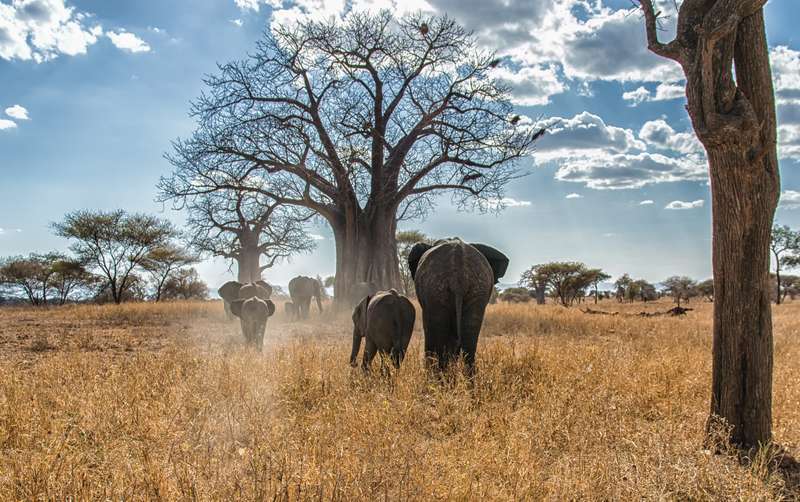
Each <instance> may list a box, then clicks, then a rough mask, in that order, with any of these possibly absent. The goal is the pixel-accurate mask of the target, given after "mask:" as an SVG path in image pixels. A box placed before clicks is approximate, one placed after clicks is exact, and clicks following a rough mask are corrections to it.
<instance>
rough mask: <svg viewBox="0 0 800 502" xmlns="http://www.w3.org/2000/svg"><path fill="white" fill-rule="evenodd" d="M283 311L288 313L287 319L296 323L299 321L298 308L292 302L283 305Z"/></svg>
mask: <svg viewBox="0 0 800 502" xmlns="http://www.w3.org/2000/svg"><path fill="white" fill-rule="evenodd" d="M283 311H284V312H285V313H286V318H287V319H289V320H291V321H294V320H295V319H297V307H296V306H295V304H294V303H292V302H286V303H284V304H283Z"/></svg>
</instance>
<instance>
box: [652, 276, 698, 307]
mask: <svg viewBox="0 0 800 502" xmlns="http://www.w3.org/2000/svg"><path fill="white" fill-rule="evenodd" d="M661 284H663V285H664V291H665V292H666V293H667V294H668V295H670V296H672V299H673V300H675V303H677V304H678V307H680V306H681V299H683V300H686V301H687V302H688V301H689V298H690V297H691V296H692V295H693V294H694V293H695V292H696V291H695V288H696V287H697V282H695V281H694V280H693V279H691V278H689V277H686V276H677V275H673V276H672V277H668V278H666V279H664V281H663V282H662V283H661Z"/></svg>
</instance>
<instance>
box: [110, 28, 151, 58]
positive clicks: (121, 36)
mask: <svg viewBox="0 0 800 502" xmlns="http://www.w3.org/2000/svg"><path fill="white" fill-rule="evenodd" d="M107 35H108V38H109V39H111V43H112V44H114V46H115V47H116V48H117V49H121V50H124V51H128V52H132V53H137V52H150V46H149V45H147V42H145V41H144V40H142V39H141V38H139V37H137V36H136V35H134V34H133V33H131V32H128V31H119V32H114V31H109V32H108V33H107Z"/></svg>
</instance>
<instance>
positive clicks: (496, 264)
mask: <svg viewBox="0 0 800 502" xmlns="http://www.w3.org/2000/svg"><path fill="white" fill-rule="evenodd" d="M470 246H472V247H474V248H475V249H477V250H478V251H479V252H480V253H481V254H482V255H483V256H484V257H485V258H486V261H488V262H489V266H490V267H492V273H494V283H495V284H497V282H498V281H499V280H500V278H501V277H503V276H504V275H506V270H507V269H508V256H506V255H504V254H503V253H501V252H500V251H498V250H497V249H495V248H493V247H492V246H487V245H486V244H474V243H470Z"/></svg>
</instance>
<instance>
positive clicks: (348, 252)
mask: <svg viewBox="0 0 800 502" xmlns="http://www.w3.org/2000/svg"><path fill="white" fill-rule="evenodd" d="M330 223H331V227H332V228H333V235H334V239H335V240H336V280H335V282H334V303H335V304H336V306H337V308H349V307H350V305H349V298H350V296H351V295H350V292H351V291H352V288H353V286H354V285H355V284H356V283H359V282H372V283H375V284H376V285H377V287H378V289H381V290H384V289H389V288H399V287H400V282H401V281H400V266H399V262H398V258H397V241H396V238H395V234H396V231H397V221H396V216H395V211H394V209H393V208H391V207H381V208H372V209H367V210H364V211H361V210H358V209H357V208H354V209H351V210H349V211H348V214H347V215H345V216H343V217H341V218H339V219H336V220H334V221H331V222H330Z"/></svg>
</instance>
